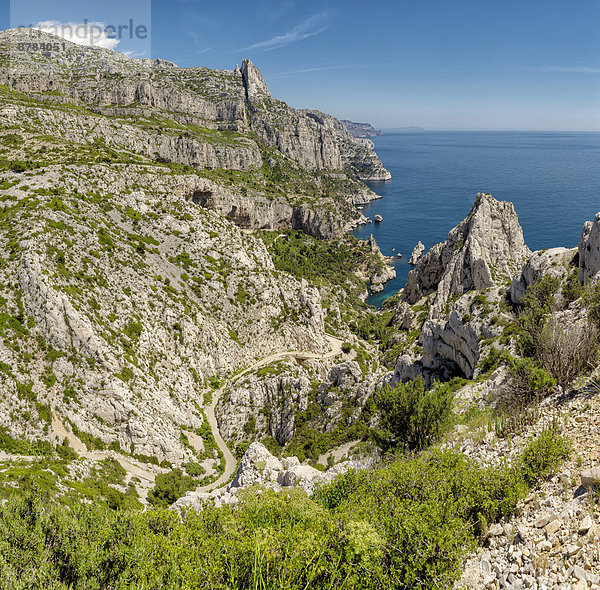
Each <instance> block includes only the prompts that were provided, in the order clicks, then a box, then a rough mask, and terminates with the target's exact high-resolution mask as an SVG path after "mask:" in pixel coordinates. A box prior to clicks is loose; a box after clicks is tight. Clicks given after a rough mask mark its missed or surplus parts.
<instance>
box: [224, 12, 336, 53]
mask: <svg viewBox="0 0 600 590" xmlns="http://www.w3.org/2000/svg"><path fill="white" fill-rule="evenodd" d="M327 18H328V14H327V13H326V12H320V13H318V14H313V15H312V16H311V17H309V18H307V19H306V20H305V21H303V22H301V23H300V24H298V25H296V26H295V27H294V28H293V29H291V30H290V31H288V32H287V33H284V34H283V35H277V36H275V37H272V38H271V39H267V40H266V41H260V42H259V43H254V44H253V45H250V46H249V47H244V48H243V49H239V50H236V51H250V50H256V49H258V50H262V51H272V50H273V49H279V48H280V47H284V46H285V45H289V44H290V43H297V42H298V41H304V39H308V38H309V37H314V36H315V35H319V34H320V33H322V32H323V31H325V30H326V29H327V28H328V25H325V24H324V23H325V21H326V20H327Z"/></svg>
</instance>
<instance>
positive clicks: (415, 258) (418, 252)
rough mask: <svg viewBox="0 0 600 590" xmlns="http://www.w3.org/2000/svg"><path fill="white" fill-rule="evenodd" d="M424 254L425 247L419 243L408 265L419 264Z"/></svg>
mask: <svg viewBox="0 0 600 590" xmlns="http://www.w3.org/2000/svg"><path fill="white" fill-rule="evenodd" d="M423 252H425V246H423V244H422V242H421V241H419V243H418V244H417V245H416V246H415V247H414V249H413V251H412V254H411V255H410V260H409V262H408V264H410V265H412V266H415V265H416V264H417V262H419V259H420V258H421V256H423Z"/></svg>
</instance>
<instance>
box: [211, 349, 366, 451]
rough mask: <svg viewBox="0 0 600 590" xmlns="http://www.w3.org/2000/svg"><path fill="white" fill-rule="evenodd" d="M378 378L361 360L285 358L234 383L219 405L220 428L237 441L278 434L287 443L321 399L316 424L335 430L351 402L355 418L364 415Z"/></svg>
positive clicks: (229, 437) (323, 428)
mask: <svg viewBox="0 0 600 590" xmlns="http://www.w3.org/2000/svg"><path fill="white" fill-rule="evenodd" d="M324 372H325V376H324V377H320V376H321V375H323V373H324ZM375 382H376V378H375V377H373V376H367V377H365V376H364V375H363V373H362V371H361V369H360V366H359V365H358V363H357V362H356V361H348V362H344V363H340V364H336V365H333V366H331V364H329V365H327V364H324V363H318V364H314V365H312V366H308V367H303V366H302V365H300V364H298V363H297V362H296V361H295V360H293V359H291V360H286V361H280V362H278V363H276V364H273V365H270V366H269V367H266V368H264V369H263V370H262V371H261V370H258V371H257V372H255V373H251V374H248V375H246V376H244V377H243V378H241V379H240V380H239V381H237V382H235V383H233V384H231V385H230V386H228V388H227V389H226V391H225V396H224V397H223V398H222V401H221V402H220V403H219V406H218V408H217V419H218V423H219V430H220V432H221V433H222V435H223V437H224V438H225V439H226V440H228V441H229V442H231V443H234V444H238V443H240V442H243V441H252V440H256V439H264V438H265V437H267V436H272V437H273V438H274V439H275V440H276V441H277V442H278V443H279V444H280V445H284V444H285V443H287V442H288V441H290V440H291V439H292V438H293V437H294V436H295V434H296V417H297V415H298V413H300V412H305V411H306V410H307V409H308V407H309V404H311V403H313V404H314V403H315V402H316V403H317V404H318V406H319V408H320V411H319V414H318V416H317V420H316V423H315V424H314V426H315V427H318V428H319V430H321V431H323V432H331V431H333V430H334V429H335V428H336V427H337V426H338V425H339V424H340V421H341V420H342V419H343V417H344V415H343V414H344V413H343V409H344V408H345V407H348V406H350V407H352V408H353V409H354V410H353V412H352V415H351V416H350V418H349V423H354V422H355V421H356V420H357V419H358V418H359V417H360V413H361V411H362V409H363V407H364V405H365V403H366V402H367V400H368V398H369V396H370V394H371V393H372V392H373V390H374V387H375Z"/></svg>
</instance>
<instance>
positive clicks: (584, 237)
mask: <svg viewBox="0 0 600 590" xmlns="http://www.w3.org/2000/svg"><path fill="white" fill-rule="evenodd" d="M578 252H579V280H580V281H581V282H582V283H588V282H589V281H596V280H597V277H598V272H600V213H597V214H596V216H595V217H594V220H593V221H586V222H585V225H584V226H583V232H582V233H581V240H580V241H579V247H578Z"/></svg>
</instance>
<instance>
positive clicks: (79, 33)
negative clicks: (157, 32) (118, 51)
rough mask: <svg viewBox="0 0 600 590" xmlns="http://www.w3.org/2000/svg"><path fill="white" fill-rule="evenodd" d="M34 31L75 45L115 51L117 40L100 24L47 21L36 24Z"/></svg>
mask: <svg viewBox="0 0 600 590" xmlns="http://www.w3.org/2000/svg"><path fill="white" fill-rule="evenodd" d="M33 28H34V29H38V30H40V31H44V32H45V33H51V34H53V35H57V36H58V37H62V38H63V39H66V40H67V41H71V42H72V43H76V44H77V45H94V46H96V47H104V48H105V49H115V48H116V47H117V45H118V44H119V39H116V38H114V37H113V36H109V34H110V30H107V27H106V25H105V24H104V23H101V22H89V21H85V22H80V23H75V22H68V23H61V22H59V21H57V20H47V21H42V22H39V23H37V24H36V25H34V26H33Z"/></svg>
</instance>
